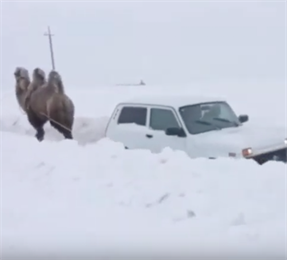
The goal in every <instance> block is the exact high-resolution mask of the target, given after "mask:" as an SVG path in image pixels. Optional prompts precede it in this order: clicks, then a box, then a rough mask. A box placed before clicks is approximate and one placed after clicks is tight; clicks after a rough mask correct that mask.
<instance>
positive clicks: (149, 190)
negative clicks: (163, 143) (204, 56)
mask: <svg viewBox="0 0 287 260" xmlns="http://www.w3.org/2000/svg"><path fill="white" fill-rule="evenodd" d="M212 89H214V88H212ZM212 89H211V88H210V92H212V91H211V90H212ZM226 89H227V88H226ZM238 89H239V88H238ZM163 90H164V91H165V92H166V90H165V89H157V90H156V89H154V88H151V89H149V88H148V87H146V86H145V88H144V90H143V89H141V90H139V89H138V88H137V89H136V90H132V89H131V88H125V89H124V88H120V87H118V88H117V89H115V88H107V89H105V88H101V89H85V90H84V89H81V90H80V91H71V97H72V98H73V100H74V101H75V104H76V120H75V126H74V131H73V132H74V133H73V134H74V136H75V140H72V141H71V140H63V138H62V136H61V135H60V134H59V133H58V132H57V131H56V130H54V129H53V128H51V127H50V125H49V124H46V125H45V130H46V138H45V141H43V142H41V143H39V142H38V141H37V140H36V138H34V134H35V131H34V130H33V129H32V127H31V126H30V125H29V123H28V122H27V120H26V116H25V115H21V114H20V113H19V109H18V106H17V104H16V102H15V96H14V93H13V92H10V93H8V92H6V93H4V95H3V93H1V94H2V96H1V109H2V111H1V118H0V127H1V144H0V145H1V148H2V149H1V162H0V166H1V196H2V197H1V203H2V204H1V221H2V230H1V231H2V254H3V258H4V259H6V258H5V257H6V256H11V257H12V258H13V256H19V255H20V254H21V255H22V256H23V255H26V256H36V255H38V256H39V257H40V256H43V255H44V254H45V256H47V254H48V253H50V254H51V255H52V256H53V257H54V256H56V255H62V256H63V255H64V254H66V255H67V254H71V255H73V256H75V255H81V256H85V255H86V256H91V254H93V255H99V254H100V253H103V254H105V253H107V252H110V253H111V254H117V255H119V254H121V253H122V254H125V253H129V254H132V253H135V254H141V253H142V252H146V254H153V253H156V252H158V253H166V254H169V256H170V254H171V253H177V254H186V253H188V254H190V255H194V256H200V257H202V258H203V257H204V256H207V257H208V256H212V257H215V256H219V257H224V256H226V257H229V256H237V257H240V256H242V257H245V258H247V257H250V256H251V257H256V256H257V257H263V256H264V257H269V258H276V257H281V258H282V259H284V254H285V246H286V243H285V234H286V215H285V209H286V206H287V205H286V185H285V184H286V165H284V164H283V163H276V162H269V163H267V164H266V165H264V166H258V165H257V164H256V163H255V162H253V161H247V160H232V159H220V160H205V159H197V160H191V159H189V158H188V157H187V155H186V154H184V153H183V152H173V151H171V150H169V149H165V150H164V151H163V152H162V153H160V154H152V153H150V152H149V151H146V150H145V151H144V150H125V149H124V147H123V145H122V144H119V143H115V142H111V141H110V140H107V139H105V138H103V137H104V135H103V134H104V129H105V126H106V124H107V120H108V117H109V115H110V114H111V112H112V110H113V108H114V106H115V105H116V103H117V102H119V101H123V100H125V99H127V98H131V97H133V96H136V95H140V94H143V93H144V92H145V93H148V92H151V91H152V92H153V93H155V92H156V91H157V92H158V93H162V92H163ZM176 91H178V88H177V89H176ZM192 91H194V89H191V90H190V92H192ZM201 91H202V90H201ZM213 91H214V90H213ZM216 91H217V92H218V89H217V88H216ZM224 91H225V90H223V89H222V92H224ZM232 91H233V90H232ZM241 92H242V91H239V90H238V93H236V94H234V97H233V101H234V102H235V103H236V100H237V107H240V104H241V103H242V102H241V100H245V101H247V102H244V107H240V108H243V110H241V111H239V112H243V113H244V112H247V113H248V112H249V111H252V113H253V115H255V114H256V113H257V111H260V109H263V108H264V107H266V102H267V101H268V100H270V98H271V96H272V93H273V91H271V92H270V93H269V94H270V95H265V100H264V99H262V100H261V103H262V104H261V105H260V103H257V107H256V106H254V104H253V99H252V98H250V99H249V101H248V100H246V95H245V93H243V96H242V97H241V98H240V96H239V95H240V93H241ZM145 93H144V94H145ZM232 93H233V92H232ZM69 94H70V93H69ZM217 94H219V93H217ZM262 96H263V94H262ZM273 99H274V100H278V97H273ZM228 100H230V99H228ZM232 104H233V102H231V105H232ZM280 104H281V103H280ZM284 111H285V110H283V109H282V108H280V107H279V108H278V107H277V106H276V108H275V107H274V109H273V110H271V109H269V107H268V109H267V110H266V111H264V113H265V112H266V113H265V114H264V116H265V117H267V115H268V117H270V118H272V124H273V123H275V122H276V123H278V124H281V123H282V122H283V124H284V122H285V121H284V120H282V116H285V112H284ZM252 113H251V112H250V114H251V115H252ZM261 114H263V112H262V110H261ZM83 115H85V116H83ZM251 120H252V122H250V123H253V124H257V123H254V122H256V120H254V117H252V116H251ZM264 120H265V121H264ZM264 120H263V121H264V122H266V118H264ZM268 123H270V121H268ZM248 124H249V123H248ZM281 125H282V124H281ZM277 259H278V258H277Z"/></svg>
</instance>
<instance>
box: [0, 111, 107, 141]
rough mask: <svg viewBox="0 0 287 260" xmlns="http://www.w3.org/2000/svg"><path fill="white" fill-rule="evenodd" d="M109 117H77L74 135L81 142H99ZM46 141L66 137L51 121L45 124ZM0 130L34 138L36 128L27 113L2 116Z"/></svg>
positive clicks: (59, 139)
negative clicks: (30, 122) (31, 123)
mask: <svg viewBox="0 0 287 260" xmlns="http://www.w3.org/2000/svg"><path fill="white" fill-rule="evenodd" d="M108 121H109V117H104V116H103V117H95V118H91V117H76V118H75V122H74V125H73V137H74V139H75V140H76V141H77V142H78V143H79V144H80V145H85V144H87V143H93V142H97V141H98V140H100V139H101V138H103V137H104V135H105V129H106V126H107V123H108ZM44 129H45V141H61V140H63V139H64V137H63V135H62V134H60V133H59V132H58V131H57V130H56V129H55V128H53V127H52V126H51V125H50V123H49V122H47V123H46V124H45V126H44ZM0 130H1V131H3V132H11V133H15V134H20V135H28V136H31V137H33V138H34V136H35V133H36V131H35V129H34V128H33V127H32V126H31V125H30V124H29V122H28V120H27V116H26V115H24V114H23V115H9V116H2V117H0Z"/></svg>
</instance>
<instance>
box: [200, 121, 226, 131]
mask: <svg viewBox="0 0 287 260" xmlns="http://www.w3.org/2000/svg"><path fill="white" fill-rule="evenodd" d="M195 122H196V123H199V124H202V125H210V126H215V127H216V129H218V130H221V128H220V127H219V126H217V125H214V124H212V123H210V122H208V121H204V120H200V119H199V120H195Z"/></svg>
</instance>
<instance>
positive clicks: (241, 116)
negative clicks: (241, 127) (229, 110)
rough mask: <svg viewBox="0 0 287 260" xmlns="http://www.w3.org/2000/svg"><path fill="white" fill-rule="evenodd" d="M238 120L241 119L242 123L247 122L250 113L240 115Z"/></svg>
mask: <svg viewBox="0 0 287 260" xmlns="http://www.w3.org/2000/svg"><path fill="white" fill-rule="evenodd" d="M238 120H239V122H240V123H245V122H247V121H248V120H249V117H248V115H240V116H239V117H238Z"/></svg>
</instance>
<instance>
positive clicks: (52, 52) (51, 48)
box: [44, 26, 55, 70]
mask: <svg viewBox="0 0 287 260" xmlns="http://www.w3.org/2000/svg"><path fill="white" fill-rule="evenodd" d="M44 36H48V38H49V45H50V53H51V61H52V68H53V70H55V59H54V51H53V42H52V36H54V34H51V30H50V26H48V32H47V33H45V34H44Z"/></svg>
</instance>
